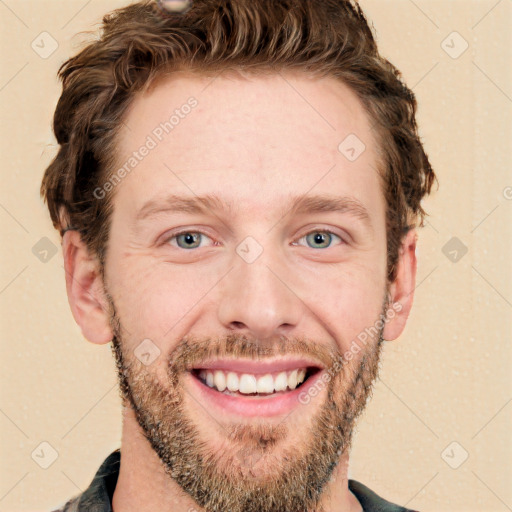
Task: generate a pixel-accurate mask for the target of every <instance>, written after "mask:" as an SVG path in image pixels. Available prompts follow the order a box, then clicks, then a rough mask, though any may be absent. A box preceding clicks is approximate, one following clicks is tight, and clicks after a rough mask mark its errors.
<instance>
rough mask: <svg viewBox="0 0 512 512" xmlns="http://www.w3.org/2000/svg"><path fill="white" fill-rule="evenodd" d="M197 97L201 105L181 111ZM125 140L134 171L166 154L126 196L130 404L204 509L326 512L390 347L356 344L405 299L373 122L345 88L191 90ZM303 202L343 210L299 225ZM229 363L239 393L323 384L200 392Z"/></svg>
mask: <svg viewBox="0 0 512 512" xmlns="http://www.w3.org/2000/svg"><path fill="white" fill-rule="evenodd" d="M191 96H193V97H194V98H195V99H196V100H197V105H196V106H194V107H193V108H191V109H188V108H185V109H182V108H181V107H182V106H183V105H185V104H187V100H189V98H190V97H191ZM176 109H178V110H179V115H178V117H179V121H178V122H176V118H175V119H174V121H173V123H174V126H173V128H172V129H169V128H168V126H167V129H168V133H166V131H165V130H164V129H163V128H162V126H161V123H165V122H166V121H168V120H169V119H170V118H171V116H172V115H173V113H174V112H175V110H176ZM180 109H181V110H180ZM185 112H189V113H188V114H186V113H185ZM125 125H126V127H125V128H124V129H123V130H122V132H121V135H120V138H119V158H118V165H119V167H122V166H123V165H124V164H125V162H127V161H128V160H129V158H130V157H132V156H133V152H134V151H139V148H140V147H141V146H143V145H146V146H147V147H149V148H150V149H149V150H148V151H147V152H146V151H142V152H143V153H147V154H146V156H144V157H143V158H140V161H139V157H140V156H141V155H140V153H141V152H140V151H139V157H136V158H137V163H136V165H135V166H132V170H131V171H130V172H129V173H128V175H127V176H126V177H125V178H124V179H123V181H122V183H120V184H118V185H116V190H115V197H114V201H113V205H114V208H113V214H112V224H111V231H110V239H109V245H108V253H107V260H106V267H105V275H106V282H105V290H106V291H107V293H108V297H109V300H110V301H111V302H110V306H111V312H112V317H111V321H112V327H113V331H114V333H115V339H114V348H115V354H116V358H117V362H118V365H119V369H120V372H119V378H120V381H121V385H122V389H123V393H124V395H125V398H126V400H127V404H128V405H129V406H130V407H132V408H133V410H134V411H135V416H136V418H137V421H138V424H139V425H140V428H141V429H142V431H143V432H144V434H145V436H146V437H147V438H148V440H149V441H150V443H151V444H152V446H153V449H154V450H155V452H156V453H157V454H158V456H159V457H160V459H161V460H162V462H163V463H164V467H165V469H166V471H167V472H168V474H169V475H170V476H171V477H172V478H174V479H175V480H176V481H177V482H178V483H179V484H180V485H181V487H182V488H183V490H185V491H186V492H187V493H188V494H190V495H191V496H192V497H193V498H194V499H195V500H196V501H197V503H198V504H199V505H201V506H204V507H206V506H207V507H209V508H208V510H212V511H219V512H220V511H225V510H230V511H231V512H238V511H240V512H241V511H245V512H252V511H254V512H255V511H258V512H265V511H271V510H272V511H278V510H279V511H281V510H283V511H284V510H286V511H288V512H291V511H296V512H299V511H304V510H310V509H313V508H314V506H315V504H317V503H318V502H319V499H320V495H321V493H322V491H323V490H324V488H325V486H326V485H327V484H328V481H329V479H330V477H331V476H332V474H333V471H334V470H335V467H336V464H337V463H338V461H339V459H340V455H341V454H345V453H347V451H348V448H349V446H350V439H351V433H352V428H353V424H354V420H355V418H356V417H357V415H358V414H359V412H360V411H361V410H362V409H363V407H364V404H365V401H366V398H367V396H368V394H369V392H370V388H371V384H372V382H373V380H374V379H375V376H376V374H377V368H378V360H379V350H380V340H379V338H380V335H381V334H382V329H378V330H377V331H378V333H377V334H375V329H373V331H372V332H373V334H372V335H370V336H369V337H368V340H367V342H366V343H364V344H361V342H358V341H357V340H358V338H357V337H358V335H360V334H361V333H362V332H364V331H365V329H368V328H371V327H373V326H374V325H375V324H376V322H377V321H378V320H379V318H380V315H381V314H383V313H385V310H386V305H387V304H386V293H387V289H388V288H387V283H386V229H385V201H384V196H383V192H382V186H381V181H380V179H379V176H378V174H377V171H376V169H377V165H378V164H377V158H378V157H377V146H376V142H375V139H374V135H373V133H372V131H371V128H370V122H369V119H368V117H367V115H366V114H365V112H364V110H363V107H362V106H361V104H360V103H359V101H358V100H357V98H356V96H355V95H354V94H353V93H352V92H351V91H350V90H349V89H348V88H347V87H346V86H343V85H342V84H340V83H339V82H337V81H335V80H334V79H331V78H329V79H323V80H318V79H311V78H308V77H307V76H306V75H302V74H295V75H292V74H290V73H288V74H282V75H272V76H268V77H263V76H258V77H251V78H250V79H247V80H245V79H240V78H238V77H234V76H231V77H228V76H227V75H221V76H219V77H217V78H216V79H215V80H212V79H211V78H204V77H203V78H199V77H197V76H190V75H188V76H187V75H181V76H180V75H178V76H175V77H173V78H172V79H165V80H163V81H161V82H160V83H159V84H158V85H157V87H155V88H154V89H153V90H151V91H150V92H148V93H146V94H145V95H142V96H139V97H138V98H137V99H136V100H135V102H134V104H133V105H132V108H131V109H130V111H129V113H128V115H127V117H126V119H125ZM158 127H160V130H158ZM155 130H156V131H155ZM351 134H352V135H351ZM148 136H149V137H150V139H151V140H152V141H153V142H150V139H148ZM348 136H351V137H352V138H349V139H347V140H348V141H352V142H353V141H354V140H356V139H354V136H357V138H358V139H359V140H360V141H362V142H363V143H364V145H365V150H364V151H363V152H362V153H361V154H360V155H359V156H358V157H357V158H356V159H354V158H353V156H354V152H352V151H350V147H349V148H348V151H347V148H346V147H345V146H343V145H342V150H341V151H340V150H339V149H338V146H339V145H340V143H341V142H342V141H344V140H345V139H346V138H347V137H348ZM159 139H161V140H159ZM352 145H353V144H352ZM361 147H362V146H357V147H355V154H356V156H357V154H358V153H359V151H360V149H361ZM347 155H348V156H349V157H350V158H348V157H347ZM133 162H134V161H132V164H133ZM171 196H174V197H173V198H171ZM205 196H209V198H210V199H211V198H213V197H215V198H216V200H215V201H210V203H208V205H207V206H204V208H203V211H200V210H199V209H192V208H190V207H188V208H185V206H187V205H186V204H184V203H183V201H182V203H178V201H177V199H179V200H185V199H190V200H197V199H198V198H199V197H205ZM299 196H308V197H312V196H323V198H324V199H325V198H328V199H335V200H336V199H338V200H339V202H340V204H341V206H342V208H341V209H339V210H330V209H329V208H325V205H324V207H323V208H317V209H316V210H315V209H311V207H312V206H314V205H315V204H316V205H317V206H319V205H320V203H319V202H318V201H316V202H315V201H312V202H310V203H304V205H303V206H304V208H302V209H297V210H293V209H292V201H293V200H294V199H295V198H297V197H299ZM149 203H151V204H150V205H149V206H148V204H149ZM226 204H229V205H230V209H229V210H228V209H227V207H226V206H225V205H226ZM176 205H178V206H181V208H180V209H173V206H176ZM223 205H224V206H223ZM308 207H310V208H309V209H308ZM322 210H324V211H322ZM178 232H180V233H181V235H177V236H176V234H177V233H178ZM143 340H146V341H144V343H143V344H142V345H141V342H143ZM148 340H149V341H148ZM354 345H356V347H358V348H357V350H352V352H353V354H352V355H353V357H346V355H347V353H348V352H350V349H351V348H352V349H353V348H354ZM157 355H158V357H156V356H157ZM155 357H156V359H154V358H155ZM153 359H154V361H153ZM220 359H222V360H223V361H222V363H218V364H217V370H218V369H219V368H221V370H224V371H220V370H219V371H220V373H222V374H223V375H224V377H227V382H228V384H229V383H230V382H232V381H233V382H234V381H235V380H239V382H242V381H243V382H244V384H243V386H245V385H246V384H248V385H250V384H251V383H254V382H256V383H257V384H256V385H259V384H261V383H259V379H260V378H261V377H264V376H265V375H267V374H268V373H270V374H271V375H272V377H274V379H273V380H272V379H270V380H269V378H268V376H267V377H265V379H263V381H262V382H263V383H264V384H265V385H268V383H269V382H270V383H271V384H272V383H273V384H275V385H276V386H278V383H279V382H281V383H282V382H283V379H284V382H287V379H288V376H289V373H290V371H291V370H293V369H294V368H297V369H301V368H304V369H307V374H306V377H308V378H307V379H306V381H305V382H304V383H303V384H301V385H300V386H299V387H298V388H297V389H296V390H295V391H291V390H289V389H288V388H287V389H286V390H285V391H280V392H278V393H273V394H259V395H254V394H250V395H248V394H247V393H248V391H247V390H248V389H250V388H244V387H243V386H242V387H243V389H245V390H246V391H245V392H240V391H239V392H231V393H227V392H226V391H224V392H221V391H218V390H216V388H212V387H210V386H208V383H204V382H202V380H201V376H200V374H199V372H200V369H202V368H203V369H204V368H206V367H208V364H209V363H215V361H217V362H218V361H219V360H220ZM341 360H343V365H342V366H341V369H340V368H339V366H335V361H338V362H339V361H341ZM151 361H152V362H151ZM148 362H151V364H147V363H148ZM247 362H248V363H253V365H254V366H252V367H250V368H249V367H243V366H242V365H241V363H247ZM269 362H270V363H275V365H274V366H273V367H271V368H267V367H265V366H264V363H269ZM287 363H289V365H288V366H287ZM214 366H215V365H214ZM281 369H284V370H285V371H286V372H287V373H286V376H285V377H283V376H282V375H281V376H280V377H278V374H279V373H281V371H280V370H281ZM228 373H233V374H235V375H236V376H237V377H238V378H239V379H234V377H233V375H231V376H230V375H228ZM242 374H246V376H245V377H242ZM212 375H215V373H214V372H213V371H212ZM299 375H300V372H299ZM202 376H203V378H206V380H207V381H208V379H210V384H211V377H208V376H207V374H205V373H203V374H202ZM327 376H329V377H327ZM217 378H218V379H220V380H217ZM291 379H292V380H293V377H291ZM323 379H325V380H323ZM215 382H216V383H217V384H218V386H219V387H220V388H222V387H223V384H222V376H218V375H217V376H216V380H215ZM219 383H220V384H219ZM264 384H261V386H262V387H261V388H260V389H264ZM292 387H293V386H292ZM243 389H242V390H241V391H243Z"/></svg>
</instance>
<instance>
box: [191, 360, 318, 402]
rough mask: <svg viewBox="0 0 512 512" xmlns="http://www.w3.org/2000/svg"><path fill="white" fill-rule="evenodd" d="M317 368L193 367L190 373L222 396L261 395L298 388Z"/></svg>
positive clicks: (267, 395)
mask: <svg viewBox="0 0 512 512" xmlns="http://www.w3.org/2000/svg"><path fill="white" fill-rule="evenodd" d="M320 371H321V369H320V368H317V367H302V368H295V369H293V370H286V371H281V372H272V373H265V374H251V373H240V372H234V371H228V370H220V369H215V370H213V369H211V370H210V369H206V368H195V369H193V370H192V371H191V374H192V375H193V376H194V377H195V378H196V379H197V380H199V381H200V382H201V383H202V384H204V385H205V386H208V387H209V388H210V389H211V390H213V391H217V392H219V393H222V394H223V395H228V396H239V397H253V398H258V397H259V398H264V397H274V396H279V395H285V394H287V393H290V392H292V391H294V390H296V389H299V388H300V387H302V386H304V385H305V383H306V382H307V381H308V379H310V378H311V377H312V376H313V375H316V374H317V373H318V372H320Z"/></svg>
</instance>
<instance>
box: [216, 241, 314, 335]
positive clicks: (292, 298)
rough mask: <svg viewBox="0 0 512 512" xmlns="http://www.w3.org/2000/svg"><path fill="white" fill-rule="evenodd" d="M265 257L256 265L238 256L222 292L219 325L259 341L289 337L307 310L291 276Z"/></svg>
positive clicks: (259, 259) (224, 281)
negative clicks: (282, 336) (283, 336)
mask: <svg viewBox="0 0 512 512" xmlns="http://www.w3.org/2000/svg"><path fill="white" fill-rule="evenodd" d="M265 254H266V251H264V252H263V255H265ZM263 255H262V256H260V257H259V258H258V259H257V260H256V261H254V262H253V263H247V262H245V261H244V260H242V259H241V258H238V257H235V262H234V268H233V269H232V270H231V272H229V273H228V275H227V276H226V279H225V280H223V286H222V289H221V290H219V291H220V296H221V299H220V302H219V308H218V318H219V321H220V323H221V324H222V325H223V326H224V327H225V328H226V329H227V330H229V331H234V333H235V334H244V335H247V336H249V337H254V338H257V339H258V340H265V339H272V338H276V337H279V336H281V335H285V336H288V335H290V334H291V332H292V331H293V330H295V329H296V327H297V325H298V323H299V320H300V319H301V318H302V317H303V316H304V309H305V305H304V303H303V302H302V300H301V299H300V298H299V297H298V296H297V294H296V293H297V292H295V290H294V286H293V282H292V281H293V279H292V277H291V274H292V273H291V272H286V271H285V270H282V269H283V266H282V265H281V266H279V265H277V264H276V262H275V260H274V261H272V259H271V258H270V257H264V256H263ZM279 269H281V270H279Z"/></svg>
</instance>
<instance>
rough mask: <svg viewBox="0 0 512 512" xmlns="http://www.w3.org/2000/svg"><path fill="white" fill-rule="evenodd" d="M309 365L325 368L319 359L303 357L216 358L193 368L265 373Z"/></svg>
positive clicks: (307, 366)
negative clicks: (269, 358)
mask: <svg viewBox="0 0 512 512" xmlns="http://www.w3.org/2000/svg"><path fill="white" fill-rule="evenodd" d="M309 367H314V368H320V369H323V366H322V365H321V364H320V363H319V362H318V361H313V360H311V359H303V358H301V359H273V360H270V361H265V360H254V359H215V360H210V361H204V362H201V363H197V364H195V365H194V366H193V368H192V369H194V370H199V369H205V370H225V371H233V372H238V373H244V372H245V373H252V374H265V373H275V372H281V371H286V370H294V369H295V368H309Z"/></svg>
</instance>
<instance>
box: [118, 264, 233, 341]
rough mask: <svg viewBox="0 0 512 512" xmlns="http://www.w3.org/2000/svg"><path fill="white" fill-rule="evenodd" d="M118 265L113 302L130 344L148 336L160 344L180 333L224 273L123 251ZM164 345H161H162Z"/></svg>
mask: <svg viewBox="0 0 512 512" xmlns="http://www.w3.org/2000/svg"><path fill="white" fill-rule="evenodd" d="M121 261H122V263H121V264H120V265H118V267H117V269H118V270H117V273H116V277H115V283H114V286H113V288H114V291H115V295H114V294H113V297H114V302H115V304H116V309H117V312H118V314H119V317H120V319H121V323H122V325H123V327H125V328H126V331H127V332H128V333H130V336H129V337H130V339H131V340H132V341H131V343H132V344H136V343H138V341H137V340H142V339H144V338H149V339H152V340H155V341H156V342H157V343H159V344H160V345H161V344H162V343H163V340H164V339H175V338H176V336H178V335H181V334H182V332H181V331H182V329H180V327H182V326H183V325H184V322H186V319H187V318H188V315H193V314H194V312H195V310H196V308H200V307H201V302H202V301H203V300H204V297H205V295H206V294H207V293H208V291H209V290H210V289H212V287H213V286H214V285H215V283H216V282H217V281H218V280H219V276H221V275H222V274H223V273H224V272H221V271H220V270H219V271H218V272H216V271H215V270H214V269H212V268H208V269H200V268H199V267H198V266H197V265H181V266H179V267H178V266H175V265H172V264H169V263H165V262H161V261H156V260H155V259H151V258H141V257H140V255H137V256H133V257H131V256H130V255H127V254H124V255H123V258H122V260H121ZM162 348H163V347H162Z"/></svg>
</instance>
